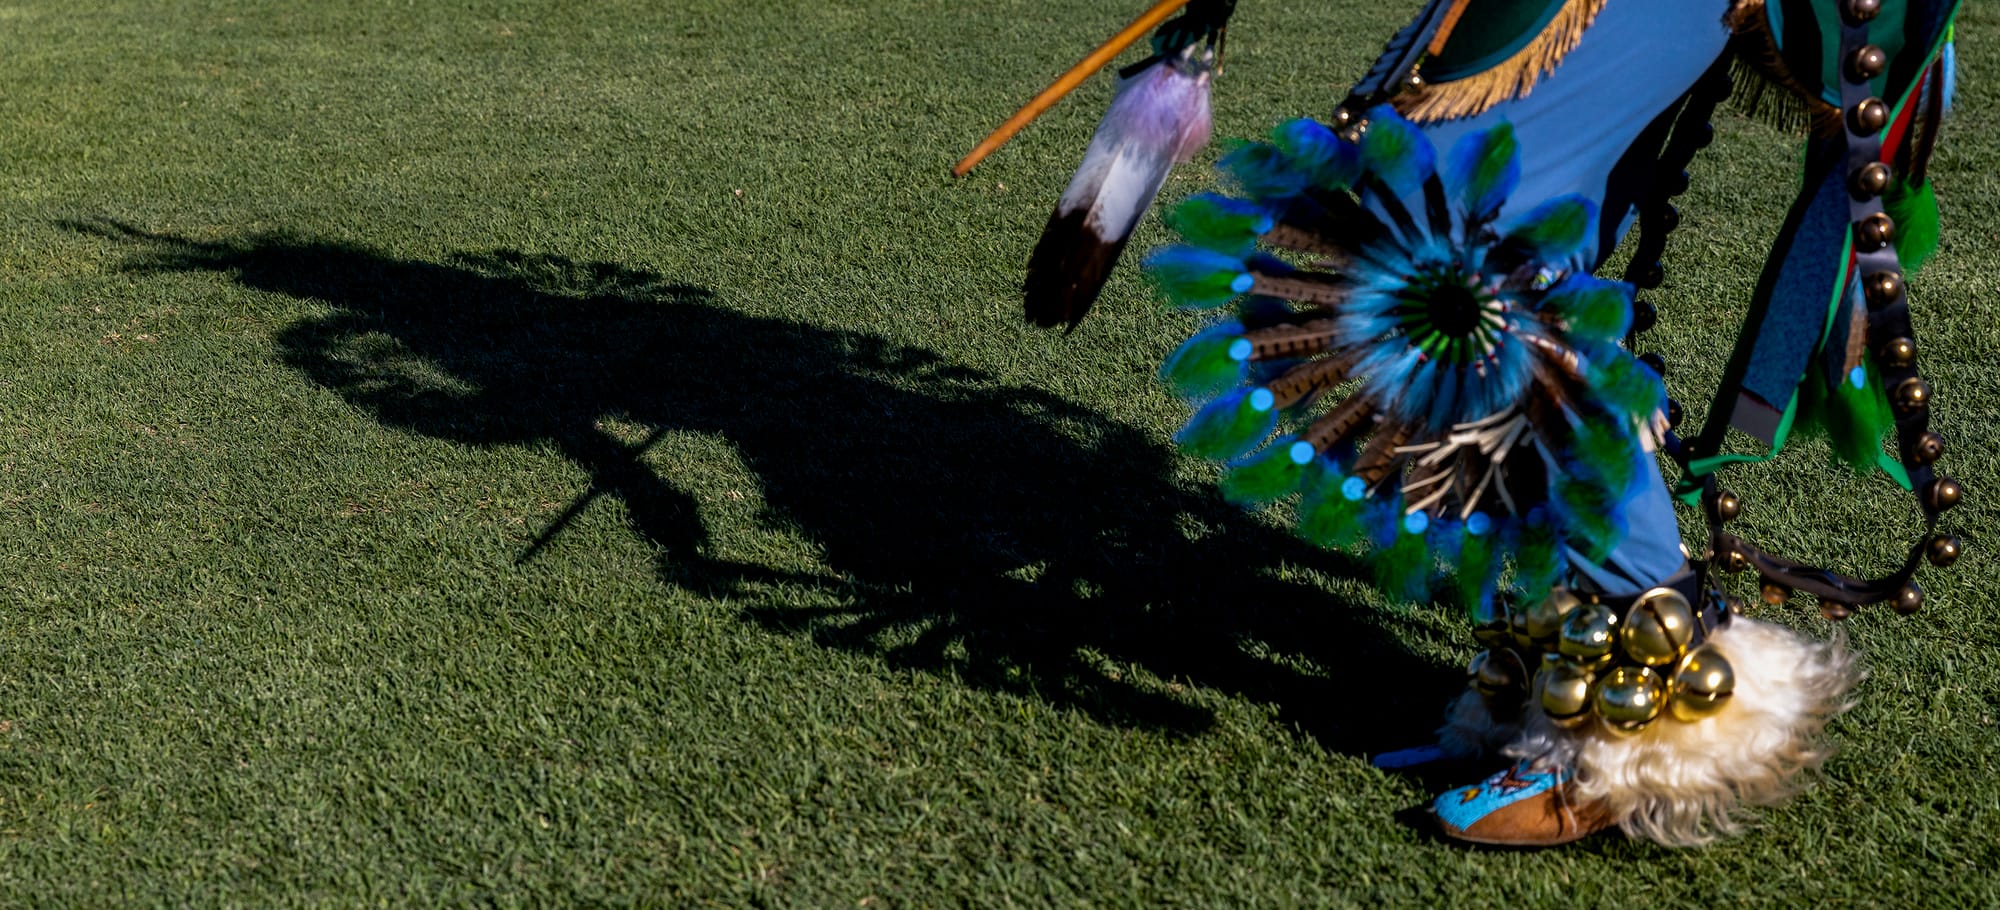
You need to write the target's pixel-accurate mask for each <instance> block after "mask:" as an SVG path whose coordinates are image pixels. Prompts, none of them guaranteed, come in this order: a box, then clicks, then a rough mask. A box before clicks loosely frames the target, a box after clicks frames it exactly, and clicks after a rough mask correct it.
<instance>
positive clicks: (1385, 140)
mask: <svg viewBox="0 0 2000 910" xmlns="http://www.w3.org/2000/svg"><path fill="white" fill-rule="evenodd" d="M1361 163H1362V165H1363V166H1364V167H1365V168H1366V169H1367V171H1368V173H1370V174H1373V175H1374V176H1375V177H1376V178H1377V179H1379V180H1381V181H1382V183H1383V184H1384V185H1385V186H1387V187H1388V188H1389V190H1390V192H1393V193H1395V194H1396V195H1398V196H1405V197H1415V196H1416V194H1418V193H1420V192H1422V190H1423V185H1424V181H1425V180H1428V179H1430V178H1431V177H1432V176H1433V175H1435V174H1436V173H1437V149H1435V148H1433V147H1432V146H1431V141H1430V139H1429V138H1427V137H1425V136H1424V133H1423V130H1420V129H1418V128H1417V125H1416V124H1414V123H1411V122H1410V121H1408V120H1405V119H1403V115H1401V114H1398V113H1396V109H1395V108H1393V107H1390V106H1388V105H1386V104H1384V105H1379V106H1377V107H1375V108H1374V109H1373V110H1370V111H1369V112H1368V132H1366V133H1363V134H1362V135H1361Z"/></svg>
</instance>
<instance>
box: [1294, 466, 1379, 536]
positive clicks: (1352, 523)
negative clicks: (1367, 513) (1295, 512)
mask: <svg viewBox="0 0 2000 910" xmlns="http://www.w3.org/2000/svg"><path fill="white" fill-rule="evenodd" d="M1316 464H1317V465H1318V467H1317V468H1315V469H1314V470H1311V471H1309V472H1307V475H1306V478H1305V481H1304V482H1303V483H1302V484H1301V485H1300V492H1301V493H1302V494H1303V495H1302V496H1301V497H1300V499H1299V536H1300V537H1304V538H1305V539H1306V540H1308V541H1311V542H1312V543H1313V544H1315V545H1317V546H1321V547H1326V548H1328V549H1336V548H1339V547H1345V546H1347V545H1349V544H1352V543H1354V541H1355V540H1356V539H1358V538H1360V537H1361V532H1362V530H1363V525H1364V524H1365V522H1364V521H1363V520H1362V518H1363V509H1364V507H1365V504H1366V503H1367V501H1368V500H1367V499H1366V498H1365V497H1364V498H1362V499H1348V498H1347V495H1346V493H1344V492H1343V491H1342V490H1341V485H1342V484H1344V483H1345V482H1346V478H1345V477H1344V476H1343V475H1342V474H1341V473H1340V471H1338V470H1336V469H1335V468H1333V467H1332V466H1331V465H1328V464H1326V463H1325V462H1324V461H1320V462H1316Z"/></svg>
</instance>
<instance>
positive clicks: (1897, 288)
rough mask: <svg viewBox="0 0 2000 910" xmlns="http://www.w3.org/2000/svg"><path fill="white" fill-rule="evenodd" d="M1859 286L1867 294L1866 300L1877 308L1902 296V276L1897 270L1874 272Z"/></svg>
mask: <svg viewBox="0 0 2000 910" xmlns="http://www.w3.org/2000/svg"><path fill="white" fill-rule="evenodd" d="M1861 286H1862V288H1863V290H1864V291H1865V292H1866V293H1867V294H1868V302H1869V303H1870V304H1872V305H1874V306H1876V307H1878V308H1879V307H1885V306H1888V305H1889V304H1892V303H1895V302H1896V301H1897V300H1900V299H1902V296H1903V276H1902V274H1901V273H1899V272H1875V273H1873V274H1871V275H1869V276H1868V279H1867V280H1866V281H1864V282H1862V284H1861Z"/></svg>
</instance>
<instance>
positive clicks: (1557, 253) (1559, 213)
mask: <svg viewBox="0 0 2000 910" xmlns="http://www.w3.org/2000/svg"><path fill="white" fill-rule="evenodd" d="M1596 228H1597V204H1596V203H1594V202H1591V201H1590V200H1589V199H1587V198H1584V197H1583V196H1580V195H1577V194H1575V193H1571V194H1569V195H1566V196H1557V197H1555V198H1554V199H1550V200H1549V201H1547V202H1544V203H1542V204H1541V205H1538V206H1536V207H1535V208H1534V210H1533V211H1531V212H1529V213H1528V214H1527V216H1526V217H1524V218H1523V219H1522V220H1521V223H1520V224H1519V225H1518V226H1516V227H1515V228H1514V232H1513V233H1511V234H1508V235H1507V240H1508V242H1509V243H1512V244H1521V245H1525V246H1527V247H1528V248H1529V249H1531V250H1533V251H1534V252H1535V254H1536V255H1537V256H1538V257H1539V258H1540V259H1541V260H1542V261H1544V262H1559V261H1562V260H1566V259H1568V258H1569V257H1571V256H1573V255H1575V254H1577V253H1578V252H1580V251H1582V249H1583V247H1584V244H1585V243H1586V242H1587V241H1589V240H1590V234H1591V232H1592V231H1594V230H1596Z"/></svg>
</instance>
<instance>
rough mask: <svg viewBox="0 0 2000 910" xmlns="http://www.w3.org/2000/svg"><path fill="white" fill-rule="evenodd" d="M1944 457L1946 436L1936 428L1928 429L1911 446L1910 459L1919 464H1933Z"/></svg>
mask: <svg viewBox="0 0 2000 910" xmlns="http://www.w3.org/2000/svg"><path fill="white" fill-rule="evenodd" d="M1942 457H1944V437H1943V436H1940V435H1938V434H1937V432H1936V431H1935V430H1926V431H1924V434H1923V435H1922V436H1919V437H1917V441H1916V443H1915V444H1913V445H1911V446H1910V460H1911V461H1914V462H1916V463H1917V464H1932V463H1935V462H1936V461H1937V460H1938V459H1939V458H1942Z"/></svg>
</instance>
